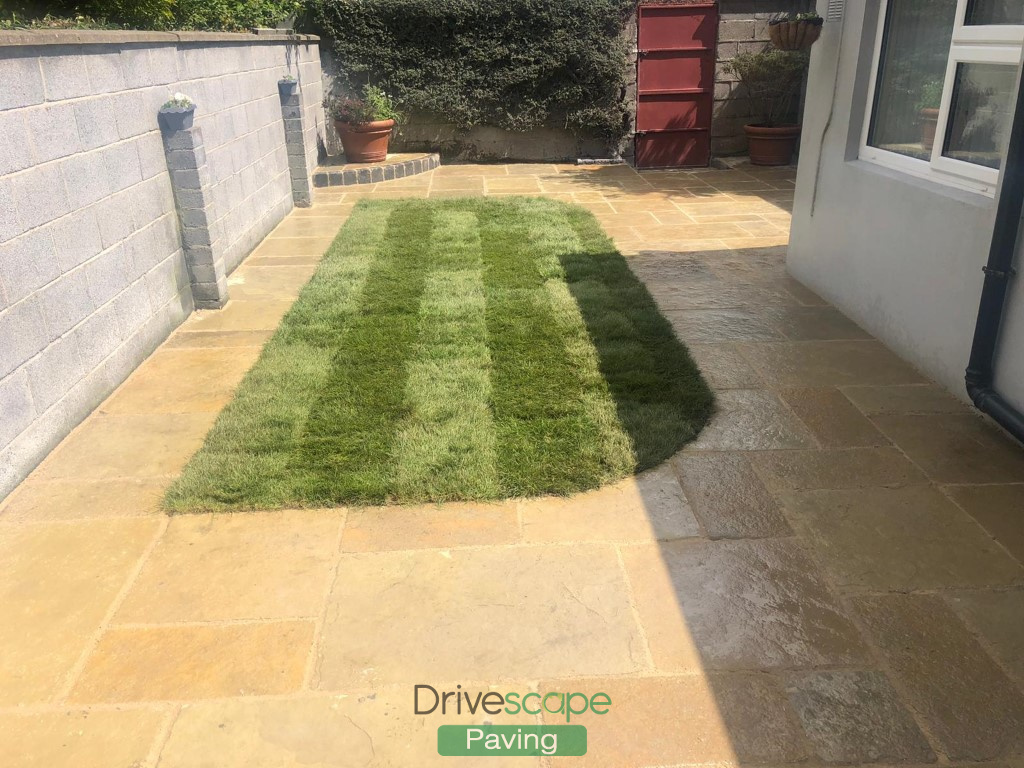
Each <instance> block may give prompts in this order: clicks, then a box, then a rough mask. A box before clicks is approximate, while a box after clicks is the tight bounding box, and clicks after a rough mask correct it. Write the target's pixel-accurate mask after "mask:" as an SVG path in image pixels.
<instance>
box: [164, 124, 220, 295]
mask: <svg viewBox="0 0 1024 768" xmlns="http://www.w3.org/2000/svg"><path fill="white" fill-rule="evenodd" d="M194 113H195V107H194V106H193V107H191V108H190V109H184V110H173V109H172V110H161V112H160V134H161V136H162V138H163V144H164V155H165V157H166V159H167V170H168V171H169V173H170V177H171V188H172V189H173V191H174V203H175V205H176V207H177V209H178V226H179V229H180V232H181V245H182V249H183V251H184V253H185V263H186V265H187V266H188V274H189V278H190V280H191V283H192V299H193V302H194V304H195V306H196V308H197V309H220V308H221V307H223V306H224V305H225V304H226V303H227V301H228V282H227V270H226V269H225V267H224V254H223V245H222V243H221V242H220V240H219V238H218V237H217V236H216V233H215V231H214V225H215V222H216V219H215V217H214V215H213V204H212V197H211V183H210V172H209V168H208V167H207V164H206V150H205V148H204V147H203V134H202V131H201V130H200V129H199V127H198V126H196V125H194V124H193V116H194Z"/></svg>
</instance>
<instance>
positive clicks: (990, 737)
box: [0, 164, 1024, 768]
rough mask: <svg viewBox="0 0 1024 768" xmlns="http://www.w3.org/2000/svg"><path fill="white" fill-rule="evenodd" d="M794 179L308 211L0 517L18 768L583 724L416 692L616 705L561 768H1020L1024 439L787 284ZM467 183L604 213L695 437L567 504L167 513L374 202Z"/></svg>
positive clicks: (562, 179)
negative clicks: (260, 361) (642, 295)
mask: <svg viewBox="0 0 1024 768" xmlns="http://www.w3.org/2000/svg"><path fill="white" fill-rule="evenodd" d="M793 176H794V172H793V170H792V169H758V168H754V167H751V166H749V165H745V164H739V165H737V166H736V167H734V168H733V169H731V170H705V171H699V172H685V171H680V172H672V171H657V172H650V173H637V172H636V171H634V170H633V169H631V168H628V167H623V166H619V167H576V166H572V165H562V164H534V165H454V166H443V167H441V168H438V169H437V170H435V171H432V172H430V173H427V174H423V175H422V176H417V177H416V178H410V179H403V180H400V181H396V182H385V183H380V184H374V185H367V186H364V187H359V188H346V189H344V190H342V189H327V190H319V191H318V192H317V195H316V198H315V201H314V205H313V206H312V207H311V208H308V209H303V210H296V211H293V212H292V213H291V214H290V215H289V216H288V217H287V218H286V219H285V221H283V222H282V223H281V224H280V225H279V226H278V227H277V229H276V230H275V231H274V232H273V233H272V234H271V235H270V236H269V237H268V238H267V239H266V240H265V241H264V242H263V243H262V244H261V245H260V246H259V247H257V248H256V250H255V251H254V252H253V253H252V255H250V257H249V258H248V259H247V260H246V261H245V262H244V263H243V264H242V265H241V266H240V267H239V268H238V269H237V270H236V271H235V272H234V273H233V274H232V275H231V277H230V281H229V282H230V293H231V297H232V299H231V302H230V303H229V304H228V305H227V307H225V308H224V309H222V310H219V311H206V312H198V313H196V314H195V315H194V316H192V317H191V318H189V319H188V320H187V321H186V322H185V323H184V324H183V325H182V326H181V327H180V328H179V329H178V330H177V331H176V332H175V333H174V334H172V336H171V338H169V339H168V340H167V341H166V342H165V343H164V344H163V345H162V346H161V348H160V349H159V350H158V351H157V352H155V353H154V354H153V355H152V356H151V357H150V358H149V359H148V360H147V361H146V362H144V363H143V364H142V365H141V366H140V367H139V369H138V370H137V371H136V372H135V373H134V374H133V375H132V376H131V377H130V378H129V379H128V380H127V381H126V382H125V383H124V385H122V386H121V387H120V388H119V390H118V391H117V392H115V393H114V394H113V395H112V396H111V397H110V398H109V399H108V400H107V402H106V403H104V404H103V405H101V406H100V407H99V408H98V409H97V410H96V412H95V413H94V414H93V415H92V416H90V417H89V418H88V419H86V420H85V422H84V423H83V424H82V425H80V426H79V427H78V428H77V429H76V430H75V431H74V432H73V433H72V434H71V435H70V436H69V437H68V438H67V439H66V440H65V441H64V442H63V443H62V444H61V445H60V446H59V447H58V448H57V449H56V450H54V452H53V453H52V454H51V455H50V457H49V458H48V459H47V460H46V461H44V462H43V464H42V465H41V466H40V467H39V468H38V469H37V470H36V471H35V472H34V473H33V474H32V475H31V476H30V477H29V478H28V479H27V480H26V481H25V482H24V483H23V484H22V485H21V487H20V488H18V489H17V490H16V491H15V492H14V493H13V494H11V496H10V497H9V498H8V499H6V500H5V501H4V502H2V503H0V556H2V560H0V562H2V563H3V568H2V569H0V614H2V615H0V765H2V766H4V768H27V767H28V766H32V767H35V766H45V768H93V767H94V766H95V767H96V768H129V766H132V767H134V768H138V767H140V766H144V767H148V768H155V767H156V766H160V768H200V767H201V766H216V767H217V768H228V767H231V766H245V767H246V768H263V767H264V766H268V767H269V766H273V768H293V767H294V768H298V767H299V766H302V767H303V768H316V767H318V766H319V767H325V766H345V767H346V768H347V767H348V766H426V765H434V764H441V763H444V764H448V763H449V762H450V761H448V760H446V759H443V758H440V757H439V756H438V755H437V752H436V729H437V726H438V725H441V724H442V723H448V724H458V723H462V724H476V725H481V724H484V723H486V722H494V723H499V724H500V723H510V724H514V725H529V724H535V723H537V722H539V721H541V719H543V721H544V722H545V723H548V724H554V723H557V722H564V721H563V720H562V717H563V715H561V714H558V713H555V714H552V713H547V712H541V713H539V714H536V715H532V714H531V715H524V714H519V715H510V714H501V715H499V716H490V715H483V714H482V713H481V712H479V711H478V712H477V713H476V714H468V713H466V712H463V713H462V714H461V715H460V714H457V713H456V714H452V713H448V714H446V715H445V716H443V717H442V716H441V715H440V714H438V713H436V712H435V713H433V714H416V713H415V712H414V711H413V696H412V692H413V686H414V685H415V684H421V683H422V684H430V685H435V686H436V687H437V688H438V690H441V691H463V692H472V693H476V692H486V691H492V690H493V691H497V692H500V693H508V692H510V691H516V692H519V693H520V694H523V693H526V692H537V693H547V692H552V691H580V692H585V693H586V694H587V695H593V694H596V693H598V692H604V693H606V694H607V695H608V697H609V698H610V699H611V700H612V702H613V703H612V705H611V707H610V708H609V711H608V713H607V714H605V715H599V714H594V713H593V712H590V713H588V714H587V715H585V716H581V717H580V718H578V720H577V721H578V722H580V723H581V724H584V725H585V726H586V727H587V728H588V729H589V734H590V742H589V743H590V751H589V753H588V755H587V756H586V757H581V758H565V759H564V761H565V762H566V764H572V765H584V766H585V765H594V766H604V765H606V766H614V768H630V767H631V766H636V767H640V766H662V765H678V764H708V763H715V764H722V765H738V764H741V763H754V764H765V765H776V766H785V765H797V764H799V765H816V764H822V763H824V762H826V761H827V762H841V763H846V764H865V763H877V762H879V761H882V762H890V763H895V762H907V761H910V762H913V763H917V764H920V763H927V762H932V761H935V760H936V759H937V758H941V759H942V760H947V759H950V760H952V759H955V760H956V761H958V764H962V763H969V762H971V761H974V760H985V761H995V762H996V763H999V764H1001V765H1017V764H1020V760H1021V755H1022V746H1021V739H1020V738H1019V736H1020V733H1024V724H1022V718H1024V715H1022V712H1024V693H1022V690H1021V686H1022V684H1024V679H1022V677H1021V672H1020V669H1021V667H1020V664H1019V659H1018V658H1017V656H1019V653H1017V651H1015V650H1014V649H1017V650H1019V648H1020V647H1021V643H1022V642H1024V625H1022V624H1021V623H1020V621H1019V620H1015V617H1016V619H1019V617H1020V616H1021V615H1024V613H1022V611H1024V608H1022V606H1024V573H1022V565H1021V560H1022V559H1024V546H1022V545H1021V541H1022V539H1021V535H1020V531H1021V530H1022V525H1024V518H1022V517H1021V514H1020V509H1017V510H1016V512H1014V509H1013V508H1014V506H1016V507H1019V506H1020V505H1019V504H1016V501H1017V500H1019V499H1021V498H1024V496H1022V493H1024V490H1022V489H1024V451H1021V449H1020V447H1019V446H1014V445H1012V444H1010V443H1009V442H1008V441H1007V440H1006V439H1004V438H1003V437H1002V436H1001V435H999V434H998V433H997V432H996V431H995V430H994V428H993V427H991V426H990V425H988V424H986V423H985V422H984V421H982V420H981V419H979V418H977V417H976V416H974V415H973V414H971V412H970V411H969V410H968V409H967V408H965V407H964V406H962V405H960V404H959V403H958V402H957V401H956V400H955V399H953V398H951V397H948V396H947V395H945V394H943V393H942V392H941V391H939V390H937V389H936V388H935V387H933V386H932V385H930V384H928V382H927V380H926V379H925V378H924V377H922V376H921V375H920V374H918V373H917V372H916V371H914V370H913V369H912V368H911V367H910V366H908V365H906V364H905V363H903V362H901V361H900V360H898V359H897V358H896V357H895V356H894V355H893V354H892V353H890V352H888V351H887V350H886V349H885V348H884V347H883V346H882V345H881V344H879V343H878V342H876V341H874V340H872V339H871V337H870V335H869V334H867V333H865V332H864V331H862V330H861V329H859V328H858V327H857V326H856V325H855V324H854V323H852V322H851V321H849V320H848V319H846V318H844V317H843V316H842V315H841V314H840V313H838V312H837V311H836V310H834V309H832V308H830V307H828V306H827V303H826V302H824V301H823V300H822V299H821V298H820V297H818V296H816V295H815V294H814V293H813V292H811V291H809V290H807V289H806V288H804V287H803V286H802V285H800V284H799V283H797V282H796V281H795V280H792V279H791V278H789V277H788V276H787V275H786V272H785V245H786V241H787V236H788V234H787V233H788V226H789V209H790V208H791V206H792V198H793V192H792V182H793ZM464 194H469V195H499V196H500V195H510V194H531V195H549V196H551V197H555V198H557V199H559V200H565V201H567V202H575V203H578V204H580V205H583V206H585V207H587V208H588V209H589V210H591V211H592V212H593V213H594V215H595V216H597V218H598V219H599V221H600V222H601V223H602V225H603V226H604V227H605V228H606V230H607V231H608V233H609V235H610V236H611V237H612V238H613V239H614V241H615V242H616V244H617V246H618V247H619V248H620V250H622V252H623V253H625V254H626V255H627V256H628V257H630V258H631V259H633V264H634V269H635V270H636V271H637V274H638V275H640V276H641V278H642V279H644V280H645V282H646V283H647V285H648V286H649V288H650V289H651V291H652V293H653V295H654V296H655V298H656V299H657V300H658V301H660V302H662V304H663V309H664V311H665V312H666V314H667V316H668V317H669V319H670V320H671V321H672V322H673V324H674V325H675V327H676V329H677V331H678V332H679V333H680V335H681V336H682V337H683V338H684V339H685V340H686V341H687V342H688V343H689V344H691V346H692V349H693V353H694V356H695V358H696V359H697V360H698V362H699V364H700V365H701V366H702V367H703V368H704V370H705V372H706V374H707V377H708V380H709V381H710V382H711V383H712V385H713V386H714V387H715V388H716V390H717V391H718V397H719V412H718V414H717V415H716V416H715V418H714V420H713V421H712V423H711V424H710V425H709V426H708V428H707V429H706V430H705V432H704V434H703V435H701V436H700V438H699V439H698V440H697V441H696V442H695V443H693V444H692V445H691V446H689V447H688V449H687V450H685V451H683V452H682V453H681V454H680V455H679V456H677V457H676V458H675V459H674V460H672V461H670V462H668V463H666V464H665V465H663V466H662V467H660V468H658V469H656V470H654V471H652V472H650V473H647V474H645V475H643V476H641V477H639V478H636V479H631V480H627V481H624V482H622V483H619V484H617V485H615V486H611V487H608V488H604V489H601V490H599V491H595V492H593V493H589V494H583V495H580V496H577V497H573V498H569V499H562V498H559V499H547V498H542V499H524V500H510V501H508V502H504V503H498V504H452V505H443V506H422V507H405V508H401V509H388V508H386V507H385V508H367V509H349V510H337V509H336V510H301V511H300V510H285V511H278V512H262V513H252V514H234V515H220V516H208V515H206V516H194V517H179V518H174V519H170V520H168V519H167V518H166V517H165V516H164V514H163V513H162V512H161V511H160V509H159V506H158V500H159V498H160V495H161V493H162V491H163V489H164V488H166V486H167V484H168V483H169V482H170V481H171V480H172V479H173V477H174V476H175V475H176V474H177V473H178V472H179V471H180V469H181V467H182V466H183V464H184V462H185V461H187V459H188V457H189V456H190V455H191V454H192V453H193V452H194V451H195V450H196V449H197V448H198V446H199V444H200V443H201V441H202V439H203V436H204V435H205V433H206V431H207V430H208V429H209V427H210V425H211V424H212V422H213V419H214V418H215V417H216V415H217V412H218V411H219V409H220V408H221V407H223V405H224V404H225V403H226V402H228V400H230V397H231V394H232V392H233V391H234V388H235V387H236V386H237V384H238V382H239V380H240V378H241V376H242V375H243V374H244V372H245V371H246V370H247V369H248V367H249V366H250V365H251V364H252V362H253V361H254V360H255V358H256V356H257V355H258V353H259V350H260V347H261V346H262V344H263V343H265V341H266V340H267V338H269V335H270V333H271V332H272V331H273V329H274V328H275V327H276V325H277V323H278V322H279V320H280V318H281V316H282V315H283V314H284V312H286V311H287V309H288V307H289V306H290V305H291V303H292V301H293V300H294V298H295V296H296V295H297V293H298V291H299V290H300V289H301V287H302V285H303V284H304V283H305V281H306V280H307V279H308V278H309V277H310V275H311V274H312V273H313V271H314V270H315V268H316V265H317V263H318V261H319V259H320V258H321V256H322V254H323V252H324V250H325V249H326V248H327V247H328V245H329V244H330V242H331V240H332V238H333V236H334V233H335V232H336V231H337V229H338V228H339V227H340V226H341V225H342V224H343V223H344V221H345V220H346V218H347V217H348V216H349V214H350V213H351V210H352V208H353V206H354V205H355V203H356V202H357V201H358V200H359V199H361V198H363V197H368V198H371V199H372V198H374V197H381V198H392V197H406V196H409V197H420V198H423V197H426V198H431V197H445V196H452V195H464ZM1015 523H1016V524H1015ZM946 636H948V637H950V638H953V640H955V643H954V644H953V645H949V644H947V645H945V646H943V645H942V644H941V638H942V637H946ZM953 640H951V641H950V642H953ZM916 642H922V643H925V644H932V645H934V646H935V647H934V648H933V649H932V650H931V651H929V648H924V649H923V652H922V654H915V653H910V652H908V651H907V647H908V643H916ZM929 654H931V655H929ZM933 656H934V658H935V659H939V660H940V661H941V663H940V661H934V662H933V661H931V659H932V657H933ZM950 681H951V682H950ZM459 686H461V688H460V687H459ZM981 691H992V692H993V694H992V696H991V697H990V696H986V695H982V694H980V693H979V692H981ZM993 697H994V698H993ZM570 761H571V762H570ZM513 762H514V763H515V764H516V765H543V766H551V765H560V764H561V762H562V760H560V759H558V758H555V759H554V760H552V758H550V757H544V758H539V757H535V758H516V759H514V760H513ZM487 764H488V765H491V764H494V765H499V764H503V761H501V760H495V761H491V762H488V763H487Z"/></svg>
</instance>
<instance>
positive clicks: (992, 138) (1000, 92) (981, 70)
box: [942, 64, 1017, 168]
mask: <svg viewBox="0 0 1024 768" xmlns="http://www.w3.org/2000/svg"><path fill="white" fill-rule="evenodd" d="M1016 84H1017V68H1016V67H1015V66H1012V65H1009V64H957V65H956V79H955V80H954V81H953V96H952V101H951V102H950V105H949V129H948V130H947V131H946V143H945V144H944V145H943V150H942V154H943V155H945V156H946V157H951V158H953V159H954V160H963V161H965V162H968V163H975V164H977V165H984V166H986V167H988V168H998V167H999V166H1000V164H1001V163H1002V159H1003V158H1002V149H1003V137H1004V136H1005V134H1006V128H1007V126H1008V124H1009V121H1010V103H1011V99H1012V97H1013V93H1014V91H1013V88H1014V86H1015V85H1016Z"/></svg>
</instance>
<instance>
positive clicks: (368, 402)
mask: <svg viewBox="0 0 1024 768" xmlns="http://www.w3.org/2000/svg"><path fill="white" fill-rule="evenodd" d="M712 407H713V402H712V395H711V393H710V391H709V390H708V388H707V386H706V385H705V383H704V381H703V380H702V378H701V376H700V374H699V372H698V371H697V368H696V366H695V365H694V363H693V360H692V359H691V358H690V356H689V354H688V353H687V351H686V348H685V347H684V346H683V345H682V344H681V343H680V342H679V340H678V339H677V338H676V337H675V334H674V333H673V331H672V328H671V325H670V324H669V322H668V321H667V320H666V319H665V318H664V317H663V316H662V315H661V314H660V313H659V312H658V310H657V307H656V306H655V304H654V301H653V299H652V298H651V296H650V295H649V294H648V292H647V290H646V288H645V287H644V285H643V284H642V283H641V282H640V281H639V280H638V279H637V278H636V277H635V276H634V275H633V273H632V272H631V271H630V269H629V266H628V265H627V263H626V261H625V259H624V258H623V257H622V256H621V254H619V253H618V252H617V251H616V250H615V249H614V247H613V246H612V244H611V242H610V241H609V240H608V238H607V237H605V235H604V233H603V232H602V230H601V228H600V226H599V225H598V223H597V221H596V220H595V219H594V218H593V216H591V215H590V214H589V213H588V212H587V211H585V210H584V209H582V208H579V207H576V206H571V205H566V204H563V203H558V202H554V201H551V200H545V199H540V198H507V199H504V200H493V199H476V198H475V199H469V198H467V199H450V200H439V201H423V200H381V201H363V202H361V203H360V204H359V205H358V206H357V207H356V209H355V211H354V212H353V214H352V216H351V218H350V220H349V221H348V222H347V223H346V224H345V226H344V227H343V228H342V230H341V232H340V233H339V235H338V237H337V239H336V240H335V241H334V243H333V244H332V245H331V247H330V249H329V251H328V253H327V255H326V256H325V258H324V261H323V263H322V264H321V266H320V268H319V270H318V271H317V273H316V274H315V275H314V276H313V278H312V280H310V282H309V284H308V285H307V286H306V287H305V288H304V289H303V291H302V293H301V294H300V296H299V298H298V300H297V301H296V303H295V304H294V306H293V307H292V308H291V310H290V311H289V312H288V314H287V315H286V316H285V318H284V319H283V321H282V322H281V326H280V327H279V328H278V330H277V332H276V333H275V334H274V336H273V338H272V339H271V340H270V341H269V342H268V344H267V346H266V348H265V349H264V350H263V353H262V355H261V356H260V359H259V361H258V362H257V363H256V365H255V366H254V367H253V369H252V370H251V371H250V372H249V373H248V374H247V376H246V377H245V379H244V381H243V382H242V384H241V386H240V387H239V389H238V392H237V394H236V396H235V398H234V400H233V401H232V402H231V403H230V404H229V405H228V407H227V408H225V409H224V411H223V412H222V413H221V414H220V416H219V418H218V419H217V422H216V424H215V425H214V427H213V429H212V430H211V432H210V434H209V435H208V436H207V438H206V442H205V443H204V445H203V447H202V449H201V450H200V451H199V453H197V454H196V455H195V456H194V457H193V458H192V460H191V461H190V462H189V464H188V466H187V467H186V468H185V471H184V473H183V474H182V476H181V477H180V478H179V479H178V480H177V481H176V482H175V483H174V485H173V486H172V487H171V488H170V490H169V491H168V494H167V498H166V500H165V504H166V506H167V508H168V509H170V510H172V511H179V512H181V511H205V510H230V509H271V508H277V507H284V506H327V505H337V504H381V503H411V502H425V501H451V500H473V499H497V498H505V497H513V496H527V495H538V494H546V493H553V494H568V493H573V492H576V491H583V490H588V489H592V488H596V487H598V486H600V485H602V484H604V483H607V482H610V481H613V480H616V479H619V478H622V477H624V476H626V475H628V474H630V473H633V472H637V471H640V470H643V469H647V468H649V467H652V466H654V465H656V464H658V463H659V462H661V461H663V460H665V459H666V458H668V457H669V456H671V455H672V454H673V453H675V452H676V451H677V450H678V449H679V448H680V447H682V446H683V445H684V444H685V443H686V442H688V441H689V440H691V439H693V438H694V437H695V436H696V435H697V433H698V432H699V431H700V429H701V427H703V425H704V423H705V422H706V421H707V419H708V417H709V416H710V414H711V411H712Z"/></svg>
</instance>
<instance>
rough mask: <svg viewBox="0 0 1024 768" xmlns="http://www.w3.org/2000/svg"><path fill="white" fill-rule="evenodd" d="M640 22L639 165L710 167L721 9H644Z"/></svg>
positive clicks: (695, 6) (697, 5)
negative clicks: (716, 55) (719, 10)
mask: <svg viewBox="0 0 1024 768" xmlns="http://www.w3.org/2000/svg"><path fill="white" fill-rule="evenodd" d="M638 22H639V24H638V26H639V40H638V48H639V57H638V59H637V92H638V93H637V105H636V129H637V130H636V164H637V167H639V168H685V167H694V166H706V165H708V163H710V162H711V108H712V104H713V100H714V90H715V41H716V40H717V39H718V6H717V5H716V4H715V3H689V4H687V5H641V6H640V8H639V9H638Z"/></svg>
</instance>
